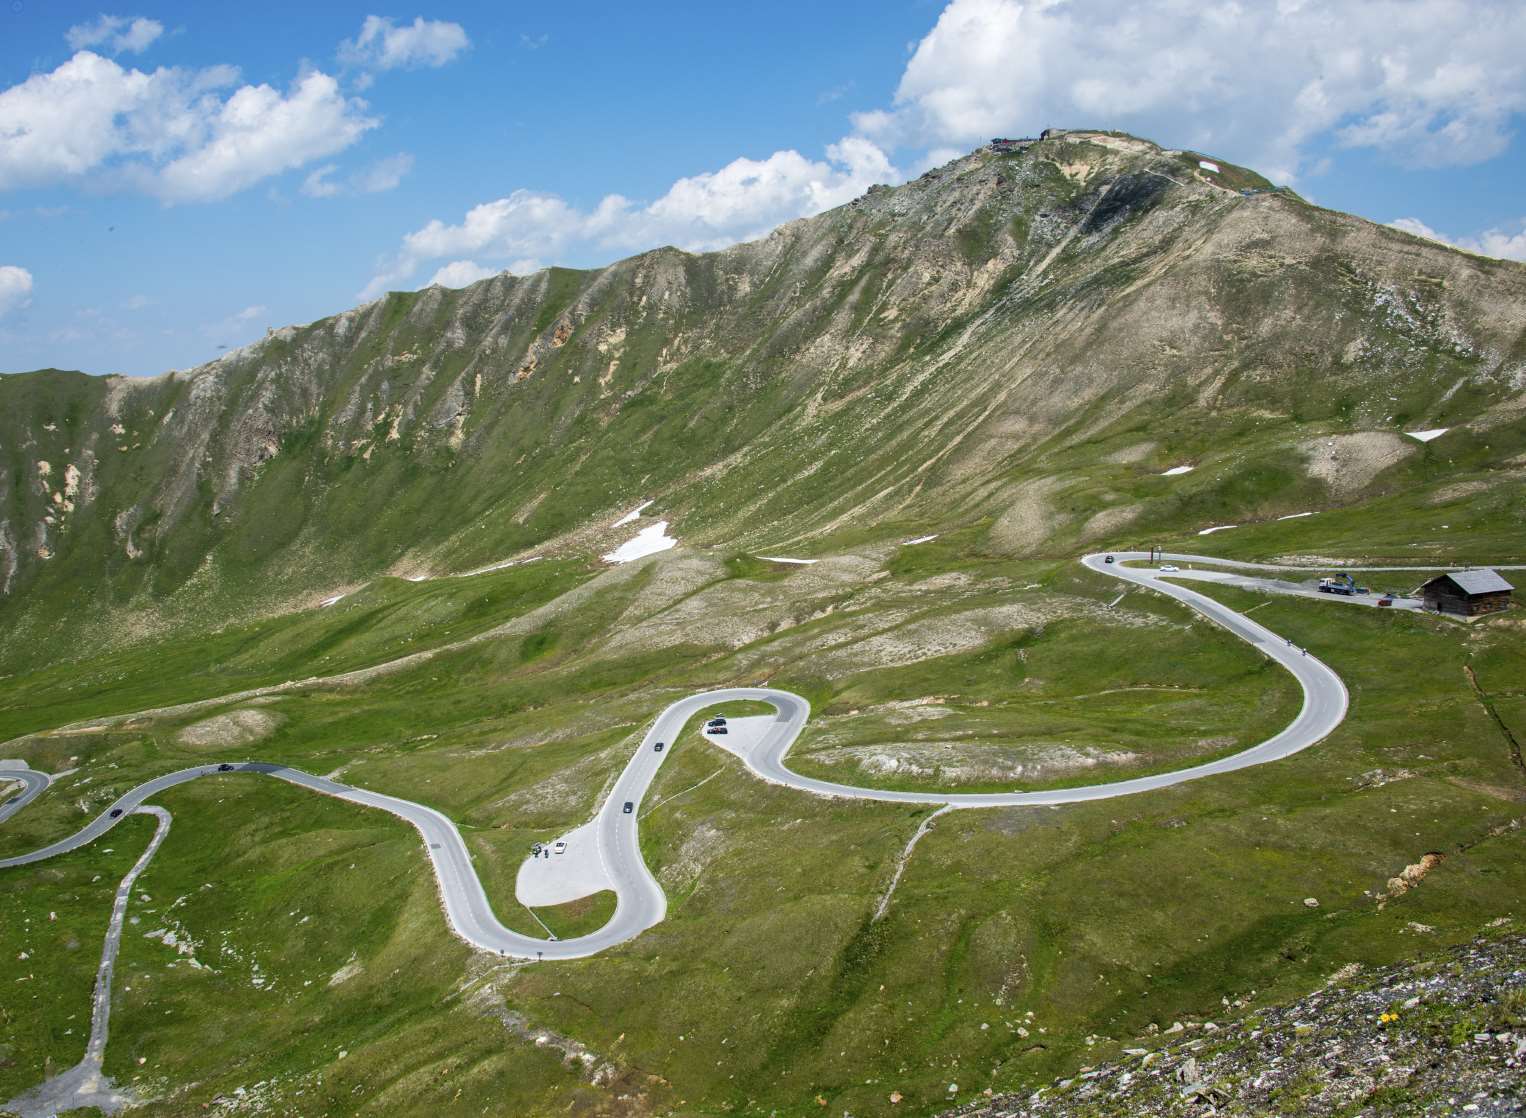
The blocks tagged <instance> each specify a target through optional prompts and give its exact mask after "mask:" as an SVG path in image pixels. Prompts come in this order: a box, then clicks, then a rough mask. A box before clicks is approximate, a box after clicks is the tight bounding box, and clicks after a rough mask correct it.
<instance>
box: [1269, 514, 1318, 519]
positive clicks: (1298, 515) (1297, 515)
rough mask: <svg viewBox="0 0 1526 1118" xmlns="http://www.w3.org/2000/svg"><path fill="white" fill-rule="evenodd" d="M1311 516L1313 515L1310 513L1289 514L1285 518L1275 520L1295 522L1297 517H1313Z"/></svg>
mask: <svg viewBox="0 0 1526 1118" xmlns="http://www.w3.org/2000/svg"><path fill="white" fill-rule="evenodd" d="M1313 515H1314V514H1313V513H1312V512H1290V513H1288V514H1287V515H1286V516H1279V517H1278V518H1277V519H1278V520H1297V519H1298V518H1299V517H1303V516H1313Z"/></svg>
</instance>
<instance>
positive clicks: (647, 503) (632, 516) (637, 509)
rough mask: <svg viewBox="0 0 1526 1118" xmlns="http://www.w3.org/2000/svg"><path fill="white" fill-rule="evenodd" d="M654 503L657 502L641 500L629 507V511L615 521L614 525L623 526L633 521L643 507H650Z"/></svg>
mask: <svg viewBox="0 0 1526 1118" xmlns="http://www.w3.org/2000/svg"><path fill="white" fill-rule="evenodd" d="M656 503H657V502H656V501H642V502H641V503H640V504H639V505H637V506H636V507H635V508H633V509H631V511H630V512H628V513H626V514H625V515H624V516H622V517H621V518H620V519H619V520H617V521H615V523H614V527H616V528H623V527H625V526H626V525H627V524H633V523H635V522H636V521H637V520H638V519H640V517H641V512H642V510H643V509H646V508H650V507H651V506H652V505H655V504H656Z"/></svg>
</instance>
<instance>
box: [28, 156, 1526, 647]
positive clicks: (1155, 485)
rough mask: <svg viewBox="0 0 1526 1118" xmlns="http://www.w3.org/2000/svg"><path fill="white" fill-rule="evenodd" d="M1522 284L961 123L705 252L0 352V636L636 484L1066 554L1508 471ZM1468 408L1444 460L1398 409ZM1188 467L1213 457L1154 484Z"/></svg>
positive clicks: (741, 517) (1419, 412)
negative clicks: (892, 177)
mask: <svg viewBox="0 0 1526 1118" xmlns="http://www.w3.org/2000/svg"><path fill="white" fill-rule="evenodd" d="M1523 305H1526V268H1523V267H1521V266H1520V265H1516V264H1510V263H1505V262H1499V261H1490V260H1485V259H1482V258H1478V257H1472V256H1468V255H1465V254H1462V253H1459V252H1456V251H1453V250H1450V249H1446V248H1443V247H1441V246H1438V245H1433V244H1429V243H1427V242H1423V241H1419V240H1416V239H1415V238H1412V237H1409V236H1407V235H1404V234H1401V233H1398V232H1395V231H1393V230H1389V229H1384V228H1380V227H1376V226H1373V225H1371V224H1370V223H1367V222H1364V221H1361V220H1359V219H1355V218H1350V217H1346V216H1344V215H1340V214H1334V213H1330V212H1328V211H1322V210H1318V209H1315V208H1313V207H1311V206H1308V205H1307V204H1305V203H1303V202H1301V201H1300V200H1298V199H1296V198H1295V197H1294V196H1291V195H1287V194H1276V193H1263V194H1258V195H1254V196H1251V197H1245V196H1242V195H1240V194H1239V193H1237V192H1235V191H1231V190H1226V189H1223V188H1221V187H1219V186H1217V185H1215V184H1212V183H1210V182H1208V181H1205V176H1203V175H1201V174H1198V173H1197V172H1196V164H1195V159H1192V158H1188V157H1185V156H1182V155H1180V154H1179V153H1170V152H1164V151H1161V150H1160V149H1157V148H1155V147H1153V146H1152V145H1148V144H1146V143H1144V142H1143V141H1138V140H1133V139H1131V138H1127V137H1122V136H1117V135H1112V134H1106V133H1072V134H1070V135H1068V136H1065V137H1061V138H1058V139H1054V140H1049V141H1044V142H1042V143H1038V144H1035V145H1034V146H1033V147H1031V148H1030V149H1028V150H1027V151H1025V152H1022V153H1018V154H1009V155H996V154H993V153H990V152H977V153H976V154H974V155H971V156H969V157H966V158H964V159H961V160H958V161H956V162H954V163H952V164H949V165H948V166H947V167H944V168H941V169H939V170H936V171H932V172H929V173H928V174H927V175H925V176H923V178H921V179H919V180H917V181H916V182H913V183H909V184H907V185H905V186H903V187H900V188H897V189H894V190H890V189H876V190H874V191H871V192H870V193H869V194H868V195H866V196H865V197H864V198H862V199H860V200H858V201H857V202H855V203H853V204H851V205H849V206H845V207H842V208H840V209H838V210H834V211H831V212H829V213H825V214H822V215H820V216H819V217H815V218H811V219H807V220H804V221H798V222H794V223H792V224H790V225H787V226H785V227H783V228H782V229H780V230H778V231H776V232H775V233H773V234H772V235H770V236H769V237H767V238H765V239H764V240H762V241H758V242H754V243H751V244H746V245H740V246H737V247H735V248H733V249H729V250H727V251H725V252H720V253H712V254H708V255H704V256H691V255H687V254H683V253H680V252H677V251H675V250H659V251H657V252H652V253H647V254H645V255H643V256H639V257H635V258H633V259H630V260H626V261H622V262H620V263H617V264H614V265H611V266H609V267H608V268H605V269H601V270H598V271H592V272H572V271H566V270H562V269H552V270H550V271H546V272H542V273H538V274H536V275H534V276H531V277H527V278H523V279H519V278H514V277H509V276H500V277H496V278H494V279H491V280H486V281H483V282H482V283H479V284H476V285H474V286H473V287H471V288H468V289H466V290H463V291H446V290H444V289H441V288H430V289H427V290H424V291H421V292H415V293H409V294H392V295H389V296H387V297H386V298H385V299H382V300H379V301H377V302H375V303H371V304H368V305H367V306H364V307H361V308H358V309H356V310H354V311H349V312H346V313H345V314H342V315H338V316H336V317H334V318H331V319H325V320H322V321H320V322H317V323H314V324H312V325H310V326H306V327H299V328H289V329H285V330H281V331H277V332H273V333H272V334H271V335H270V336H269V337H267V338H266V339H264V340H263V341H261V342H259V343H256V344H255V345H253V346H250V347H248V348H247V349H245V350H243V351H240V352H238V353H234V354H230V355H229V356H227V357H224V358H222V359H221V360H219V361H217V362H214V363H212V364H211V365H208V366H203V367H201V368H199V369H196V370H193V371H191V372H190V373H185V374H181V373H173V374H167V375H166V376H164V377H161V378H157V379H154V380H150V381H136V380H127V379H124V378H92V377H86V376H82V375H79V374H67V373H59V372H43V373H33V374H25V375H19V376H10V377H5V378H3V379H0V448H3V453H0V591H3V597H0V616H3V617H4V619H5V621H6V626H5V630H6V632H7V634H9V635H10V639H8V640H7V641H6V642H5V645H4V647H3V648H0V656H3V657H5V658H6V659H8V660H11V661H13V662H14V661H16V660H17V659H26V658H33V657H35V656H36V655H37V654H38V652H39V650H40V647H41V646H45V645H47V644H48V643H49V642H50V641H52V640H53V638H54V637H55V636H56V635H58V634H59V630H58V628H57V621H58V618H59V617H61V616H62V617H65V618H68V619H70V620H71V621H74V622H75V624H74V625H71V626H70V628H71V629H72V630H76V631H74V632H71V633H70V635H71V636H75V637H77V636H78V635H79V634H78V632H77V627H78V626H79V625H88V624H89V623H90V622H88V621H86V620H85V619H87V618H90V619H103V618H104V619H109V621H100V620H97V621H96V625H97V631H96V632H94V633H91V634H90V636H91V638H92V639H93V640H96V641H99V640H102V639H117V638H118V637H119V636H120V635H121V634H122V633H123V632H126V633H127V634H129V635H132V634H141V633H144V632H148V631H153V630H154V629H155V628H158V627H163V626H165V625H172V624H187V623H189V624H192V625H196V624H205V623H208V622H210V621H216V620H218V619H222V618H226V617H231V616H248V615H251V614H254V613H258V612H261V611H267V610H270V609H274V608H280V607H284V606H287V605H289V604H291V603H296V602H302V601H304V600H305V601H311V600H312V595H314V594H316V593H318V592H320V591H323V592H327V591H330V590H332V589H334V588H336V587H341V586H346V585H350V584H353V583H355V582H358V581H360V580H364V579H367V578H370V577H372V576H374V575H375V574H377V573H379V572H381V571H388V570H390V571H395V572H413V571H426V570H429V571H437V570H462V569H469V568H471V567H473V566H476V565H481V564H484V563H488V562H493V561H497V560H501V559H504V558H506V557H509V556H512V555H516V554H522V553H525V552H526V551H527V550H528V549H532V548H533V549H545V548H548V547H549V548H551V549H553V550H554V551H555V550H559V551H562V552H565V553H571V554H583V555H586V554H588V553H589V552H590V551H591V550H592V548H591V547H590V540H589V538H588V537H589V535H590V531H591V529H592V528H593V526H595V525H596V524H597V523H598V521H599V520H600V519H601V518H603V519H613V516H614V515H617V514H618V513H619V512H620V511H623V510H624V508H625V507H628V506H629V505H631V504H634V503H635V502H637V501H639V500H642V499H646V498H656V499H658V501H659V505H658V508H659V509H660V510H661V511H662V513H663V514H664V515H666V516H668V517H669V518H670V519H671V520H672V521H673V522H674V523H675V525H676V527H675V531H676V532H677V534H678V535H679V536H680V537H681V538H683V539H685V540H686V541H691V542H693V543H696V544H703V543H741V544H768V545H770V546H775V545H784V544H789V543H797V544H803V543H807V542H808V541H809V540H810V539H812V538H820V537H822V536H823V535H830V534H835V533H840V532H844V531H856V532H866V531H868V532H873V531H875V530H877V529H878V530H880V531H886V530H893V528H894V527H895V526H896V525H898V524H900V523H915V524H926V523H928V522H929V521H932V522H935V523H937V524H938V525H941V526H952V525H954V524H967V523H974V522H977V521H979V520H980V519H981V518H983V517H989V518H990V519H991V527H990V534H991V541H992V544H993V546H994V547H996V548H998V549H1004V550H1006V551H1008V552H1009V553H1036V554H1046V555H1063V554H1068V553H1070V552H1071V551H1072V550H1074V547H1075V546H1076V545H1077V544H1078V543H1081V542H1084V541H1086V540H1090V539H1096V538H1100V537H1102V536H1105V535H1110V534H1116V533H1118V532H1120V531H1132V530H1138V529H1139V528H1140V527H1141V526H1146V525H1147V526H1148V529H1149V530H1150V531H1162V530H1167V531H1168V530H1171V529H1173V528H1186V527H1189V526H1190V527H1197V526H1200V525H1201V524H1202V523H1205V522H1215V521H1217V520H1218V519H1220V518H1222V517H1225V516H1233V517H1235V518H1236V519H1238V520H1244V519H1250V518H1254V517H1267V516H1273V515H1277V514H1281V513H1287V512H1295V511H1303V510H1304V509H1306V508H1307V507H1309V506H1310V505H1311V504H1315V503H1320V504H1328V503H1331V502H1348V501H1351V500H1354V499H1357V498H1361V497H1366V496H1372V495H1377V494H1382V493H1386V492H1391V491H1393V490H1395V489H1396V488H1400V487H1403V486H1405V485H1412V484H1414V483H1416V482H1419V481H1424V480H1428V479H1431V478H1434V477H1438V476H1444V477H1446V478H1448V479H1455V478H1457V477H1459V476H1464V475H1466V474H1468V473H1469V472H1470V471H1471V472H1474V473H1477V472H1483V471H1489V470H1496V471H1498V470H1505V471H1508V473H1509V477H1510V481H1509V484H1511V485H1518V484H1519V477H1518V475H1519V472H1520V463H1519V462H1515V461H1513V460H1514V459H1516V458H1517V457H1518V456H1519V455H1520V454H1521V453H1522V452H1526V445H1522V444H1523V441H1526V440H1523V437H1522V434H1521V431H1522V428H1521V424H1520V423H1519V422H1518V419H1519V416H1520V413H1521V407H1522V391H1523V389H1526V380H1523V377H1526V317H1523V311H1522V306H1523ZM1464 425H1466V430H1465V431H1460V432H1458V433H1457V434H1456V435H1453V436H1450V437H1449V443H1448V446H1447V449H1448V454H1447V459H1448V460H1447V461H1446V462H1445V463H1444V464H1441V465H1439V467H1438V464H1437V463H1435V462H1434V461H1432V460H1431V455H1430V453H1428V452H1427V451H1425V450H1422V449H1420V446H1419V444H1417V443H1414V442H1413V441H1411V440H1406V439H1405V438H1404V437H1403V436H1402V435H1400V434H1398V433H1397V432H1399V431H1401V430H1403V429H1406V428H1408V429H1415V428H1417V427H1420V426H1424V427H1437V426H1457V427H1461V426H1464ZM1331 435H1333V436H1335V437H1336V439H1337V443H1336V444H1329V445H1327V444H1324V443H1323V442H1318V441H1316V440H1320V439H1321V438H1322V437H1328V436H1331ZM1183 462H1191V463H1198V464H1200V465H1201V466H1211V467H1215V469H1214V470H1213V471H1212V475H1211V476H1210V471H1209V470H1207V469H1200V471H1199V472H1198V473H1197V474H1196V475H1194V476H1192V477H1189V478H1184V479H1169V480H1159V479H1157V478H1156V477H1155V475H1157V474H1159V473H1160V472H1161V471H1162V470H1164V469H1165V468H1166V467H1167V466H1171V465H1176V464H1180V463H1183ZM602 539H603V537H598V539H596V540H594V541H592V542H600V541H601V540H602Z"/></svg>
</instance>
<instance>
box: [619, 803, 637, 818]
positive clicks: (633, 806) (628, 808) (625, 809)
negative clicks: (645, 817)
mask: <svg viewBox="0 0 1526 1118" xmlns="http://www.w3.org/2000/svg"><path fill="white" fill-rule="evenodd" d="M620 810H621V811H623V812H625V814H626V815H629V814H630V813H631V812H633V811H635V810H636V804H635V801H633V800H626V801H625V806H624V807H623V808H621V809H620Z"/></svg>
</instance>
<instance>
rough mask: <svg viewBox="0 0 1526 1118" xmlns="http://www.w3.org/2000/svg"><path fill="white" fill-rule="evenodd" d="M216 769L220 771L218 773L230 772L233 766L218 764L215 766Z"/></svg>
mask: <svg viewBox="0 0 1526 1118" xmlns="http://www.w3.org/2000/svg"><path fill="white" fill-rule="evenodd" d="M217 771H218V772H220V773H231V772H232V771H233V766H232V765H218V766H217Z"/></svg>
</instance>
